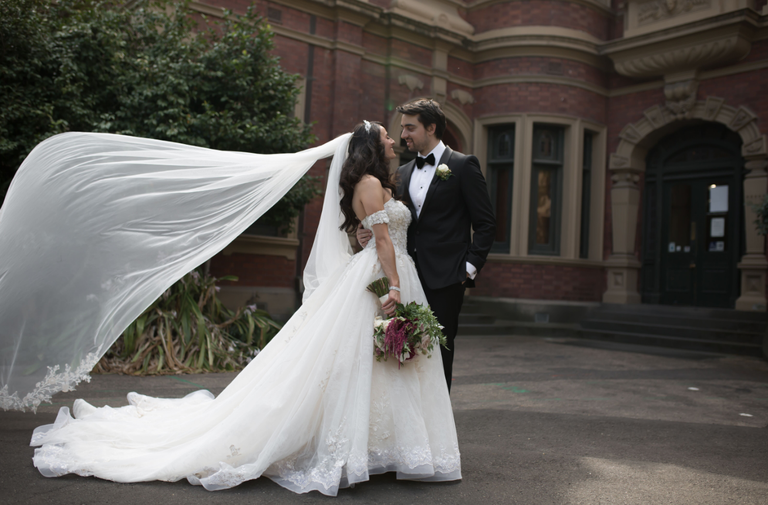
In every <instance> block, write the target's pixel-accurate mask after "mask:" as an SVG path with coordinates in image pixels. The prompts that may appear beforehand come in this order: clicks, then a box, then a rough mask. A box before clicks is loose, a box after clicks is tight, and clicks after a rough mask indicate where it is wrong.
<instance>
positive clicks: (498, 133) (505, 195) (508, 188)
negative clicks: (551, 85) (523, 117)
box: [487, 125, 515, 254]
mask: <svg viewBox="0 0 768 505" xmlns="http://www.w3.org/2000/svg"><path fill="white" fill-rule="evenodd" d="M514 158H515V130H514V126H511V125H501V126H496V127H494V128H491V129H490V130H489V132H488V165H487V166H488V172H487V173H488V190H489V192H490V195H491V203H492V204H493V207H494V212H495V213H496V235H495V237H494V242H493V246H492V248H491V251H492V252H495V253H505V254H507V253H509V244H510V227H511V223H512V177H513V174H514V171H513V170H514Z"/></svg>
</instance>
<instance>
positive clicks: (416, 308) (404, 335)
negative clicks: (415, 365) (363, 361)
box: [368, 277, 445, 368]
mask: <svg viewBox="0 0 768 505" xmlns="http://www.w3.org/2000/svg"><path fill="white" fill-rule="evenodd" d="M385 289H386V291H385ZM368 291H370V292H372V293H374V294H375V295H376V296H378V297H379V300H382V298H383V300H384V301H386V295H387V294H388V292H389V281H388V280H387V278H386V277H383V278H381V279H378V280H377V281H374V282H372V283H371V284H370V285H369V286H368ZM382 292H383V293H384V294H381V293H382ZM382 303H383V302H382ZM442 329H443V327H442V326H440V323H438V322H437V318H436V317H435V314H434V313H433V312H432V309H430V307H429V305H426V306H425V305H419V304H418V303H416V302H411V303H409V304H407V305H403V304H402V303H398V304H397V307H396V308H395V315H394V316H393V317H392V318H390V319H382V318H380V317H378V316H377V317H376V318H375V319H374V321H373V355H374V356H375V357H376V361H386V360H387V358H390V357H392V358H395V359H397V361H398V363H397V368H400V366H402V365H403V364H404V363H405V362H406V361H408V360H411V359H413V358H414V357H416V356H417V355H419V354H423V355H426V356H427V358H431V357H432V351H433V350H434V348H435V346H436V345H442V346H443V347H445V335H443V332H442V331H441V330H442Z"/></svg>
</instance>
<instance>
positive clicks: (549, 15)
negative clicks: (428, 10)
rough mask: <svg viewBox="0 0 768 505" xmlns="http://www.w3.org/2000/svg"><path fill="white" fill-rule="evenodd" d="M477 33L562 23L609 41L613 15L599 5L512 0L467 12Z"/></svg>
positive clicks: (548, 0)
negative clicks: (593, 6) (599, 7)
mask: <svg viewBox="0 0 768 505" xmlns="http://www.w3.org/2000/svg"><path fill="white" fill-rule="evenodd" d="M466 19H467V21H469V23H470V24H471V25H472V26H474V27H475V33H482V32H487V31H490V30H498V29H501V28H510V27H514V26H560V27H563V28H570V29H573V30H580V31H583V32H586V33H589V34H590V35H592V36H594V37H597V38H598V39H600V40H608V35H609V33H610V30H609V27H610V25H611V23H612V21H613V16H612V15H611V14H608V13H606V12H604V11H601V10H598V9H596V8H592V7H587V6H585V5H581V4H576V3H572V2H563V1H557V0H512V1H509V2H502V3H496V4H492V5H489V6H487V7H479V8H477V9H472V10H470V11H469V12H467V17H466Z"/></svg>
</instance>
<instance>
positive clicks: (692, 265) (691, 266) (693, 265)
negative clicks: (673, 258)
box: [688, 263, 696, 268]
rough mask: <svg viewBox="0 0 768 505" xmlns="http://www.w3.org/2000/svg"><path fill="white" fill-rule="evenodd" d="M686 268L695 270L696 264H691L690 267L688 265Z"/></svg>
mask: <svg viewBox="0 0 768 505" xmlns="http://www.w3.org/2000/svg"><path fill="white" fill-rule="evenodd" d="M688 268H696V263H691V264H690V265H688Z"/></svg>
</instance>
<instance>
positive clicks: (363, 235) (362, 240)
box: [355, 224, 373, 248]
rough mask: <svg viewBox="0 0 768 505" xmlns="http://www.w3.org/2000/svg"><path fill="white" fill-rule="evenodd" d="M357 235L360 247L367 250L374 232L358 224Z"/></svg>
mask: <svg viewBox="0 0 768 505" xmlns="http://www.w3.org/2000/svg"><path fill="white" fill-rule="evenodd" d="M355 235H356V236H357V242H358V243H359V244H360V247H363V248H365V246H366V245H367V244H368V242H369V241H370V240H371V237H373V232H372V231H371V230H366V229H365V228H363V225H362V224H358V225H357V233H356V234H355Z"/></svg>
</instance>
